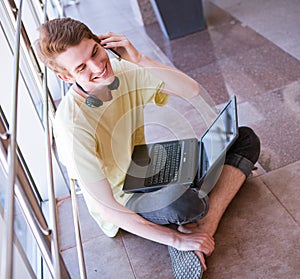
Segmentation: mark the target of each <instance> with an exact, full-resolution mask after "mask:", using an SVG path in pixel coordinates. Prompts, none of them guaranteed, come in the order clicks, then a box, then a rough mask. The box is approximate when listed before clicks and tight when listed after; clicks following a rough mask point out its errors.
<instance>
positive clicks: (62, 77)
mask: <svg viewBox="0 0 300 279" xmlns="http://www.w3.org/2000/svg"><path fill="white" fill-rule="evenodd" d="M56 75H57V76H58V78H60V79H61V80H63V81H65V82H68V83H73V82H74V79H73V78H72V77H70V76H68V75H63V74H56Z"/></svg>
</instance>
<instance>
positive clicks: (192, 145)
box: [123, 96, 238, 193]
mask: <svg viewBox="0 0 300 279" xmlns="http://www.w3.org/2000/svg"><path fill="white" fill-rule="evenodd" d="M237 137H238V120H237V105H236V97H235V96H233V97H232V98H231V99H230V100H229V102H228V103H227V104H226V105H225V107H224V108H223V109H222V110H221V111H220V113H219V114H218V116H217V117H216V119H215V120H214V121H213V123H212V124H211V125H210V127H209V128H208V129H207V130H206V131H205V132H204V134H203V135H202V136H201V138H200V139H197V138H188V139H182V140H173V141H165V142H157V143H151V144H143V145H136V146H135V147H134V149H133V153H132V158H131V162H130V165H129V168H128V170H127V173H126V176H125V181H124V185H123V191H124V192H125V193H137V192H151V191H155V190H158V189H161V188H162V187H168V186H170V185H189V186H192V187H201V183H202V182H203V180H204V178H205V177H206V175H207V174H208V173H211V172H212V171H213V170H214V168H216V167H217V165H218V164H220V162H221V161H222V160H224V159H225V155H226V152H227V150H228V149H229V148H230V146H231V145H232V144H233V143H234V141H235V140H236V138H237Z"/></svg>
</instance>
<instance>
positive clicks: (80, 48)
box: [56, 38, 114, 92]
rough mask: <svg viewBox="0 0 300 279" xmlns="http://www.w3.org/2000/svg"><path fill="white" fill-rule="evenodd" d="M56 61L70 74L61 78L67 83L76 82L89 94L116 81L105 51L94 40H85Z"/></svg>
mask: <svg viewBox="0 0 300 279" xmlns="http://www.w3.org/2000/svg"><path fill="white" fill-rule="evenodd" d="M56 60H57V62H58V63H59V64H60V65H62V66H64V67H65V68H66V69H67V70H68V71H69V73H70V75H67V76H63V75H60V77H62V79H64V80H65V81H67V82H71V83H74V82H75V81H76V82H77V83H78V84H80V85H81V86H82V87H83V88H84V89H85V90H86V91H88V92H91V91H93V90H94V89H95V88H96V87H98V86H105V85H109V84H110V83H112V82H113V80H114V73H113V70H112V68H111V64H110V61H109V57H108V55H107V53H106V51H105V49H104V48H103V47H102V46H101V45H100V44H98V43H96V42H95V41H94V40H92V39H86V38H85V39H83V40H82V41H81V43H80V44H79V45H77V46H74V47H70V48H69V49H67V50H66V51H65V52H63V53H61V54H59V55H58V56H57V58H56Z"/></svg>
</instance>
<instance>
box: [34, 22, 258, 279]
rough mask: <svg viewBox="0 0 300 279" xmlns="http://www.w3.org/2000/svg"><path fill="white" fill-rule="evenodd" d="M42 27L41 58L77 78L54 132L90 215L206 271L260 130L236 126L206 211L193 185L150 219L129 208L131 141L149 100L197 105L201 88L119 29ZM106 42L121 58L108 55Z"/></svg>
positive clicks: (137, 139)
mask: <svg viewBox="0 0 300 279" xmlns="http://www.w3.org/2000/svg"><path fill="white" fill-rule="evenodd" d="M39 31H40V37H39V39H38V40H37V41H36V50H37V53H38V55H39V57H40V59H41V60H42V61H43V62H44V63H45V64H46V65H47V67H49V68H50V69H51V70H53V71H54V72H55V73H56V74H57V76H58V77H59V78H60V79H62V80H64V81H66V82H68V83H71V84H72V86H71V88H70V90H69V92H68V93H67V94H66V96H65V97H64V98H63V99H62V101H61V103H60V105H59V107H58V109H57V112H56V116H55V122H54V134H55V140H56V144H57V147H58V153H59V158H60V160H61V162H62V163H63V164H64V165H65V166H66V168H67V171H68V175H69V177H70V178H72V179H76V180H77V181H78V183H79V185H80V187H81V189H82V193H83V196H84V199H85V201H86V204H87V207H88V209H89V212H90V214H91V215H92V216H93V218H94V219H95V221H96V222H97V223H98V225H99V227H100V228H101V229H102V230H103V231H104V232H105V233H106V235H108V236H110V237H114V236H115V235H116V234H117V232H118V230H119V228H122V229H124V230H126V231H128V232H131V233H133V234H136V235H138V236H141V237H144V238H146V239H149V240H152V241H155V242H158V243H162V244H165V245H167V246H168V247H169V251H170V255H171V259H172V264H173V271H174V275H175V277H176V278H191V279H192V278H200V277H201V275H202V271H203V269H204V270H205V269H206V265H205V260H204V255H207V256H208V255H210V254H211V253H212V252H213V250H214V239H213V234H214V233H215V231H216V229H217V226H218V223H219V221H220V219H221V216H222V214H223V213H224V211H225V209H226V207H227V206H228V204H229V203H230V201H231V200H232V198H233V197H234V196H235V194H236V193H237V191H238V190H239V188H240V187H241V185H242V184H243V182H244V181H245V179H246V177H247V176H248V175H249V173H250V172H251V169H252V168H253V165H254V164H255V162H256V160H257V158H258V155H259V140H258V138H257V136H256V135H255V134H254V132H253V131H252V130H251V129H249V128H243V129H240V136H239V138H238V140H237V141H236V143H235V144H234V145H233V146H232V148H231V150H230V154H228V158H229V159H228V160H226V162H225V163H226V165H224V168H223V171H222V174H221V177H220V179H219V181H218V183H217V185H216V187H215V189H214V190H213V191H212V193H211V196H210V208H209V206H208V197H207V196H205V197H203V196H201V195H199V193H198V191H197V189H195V188H193V189H192V188H188V189H187V190H186V191H185V192H184V193H183V194H182V196H180V197H179V198H178V200H176V201H170V204H169V205H168V206H166V207H165V208H163V209H162V211H161V212H159V213H158V212H155V216H156V217H151V214H149V212H147V217H146V216H143V214H137V213H136V212H134V211H133V210H132V209H131V206H130V204H131V203H130V202H131V201H132V200H133V199H134V198H136V196H137V194H126V193H124V192H123V190H122V186H123V182H124V178H125V174H126V171H127V168H128V166H129V163H130V160H131V153H132V150H133V146H134V145H137V144H143V143H145V136H144V107H145V105H146V104H148V103H155V104H156V105H159V106H161V105H165V104H166V103H167V102H168V99H169V95H178V96H180V97H182V98H185V99H190V101H191V102H193V103H196V102H198V101H199V98H201V97H200V96H201V87H200V85H199V84H198V83H197V82H196V81H195V80H193V79H191V78H190V77H188V76H187V75H185V74H184V73H182V72H180V71H179V70H177V69H175V68H171V67H168V66H166V65H163V64H161V63H159V62H156V61H154V60H152V59H150V58H149V57H147V56H145V55H143V54H142V53H140V52H139V51H138V50H137V49H136V48H135V47H134V46H133V45H132V44H131V42H130V41H128V39H127V38H126V37H125V36H123V35H119V34H114V33H107V34H104V35H100V36H96V35H94V34H93V33H92V32H91V31H90V29H89V28H88V27H87V26H86V25H85V24H83V23H81V22H79V21H76V20H73V19H70V18H63V19H54V20H51V21H48V22H46V23H45V24H43V25H42V26H41V27H40V29H39ZM109 49H111V50H113V51H114V52H117V53H118V54H119V55H120V57H121V58H122V59H121V60H117V59H112V60H111V59H109V56H108V54H107V50H109ZM204 104H205V102H202V105H204ZM202 108H203V111H204V109H205V111H206V114H207V113H212V110H210V109H209V108H207V107H206V108H204V106H203V107H202ZM206 114H205V115H206ZM159 191H160V190H158V191H157V192H156V194H155V195H160V194H161V195H165V196H164V198H168V196H169V195H170V196H172V195H171V194H172V193H170V192H168V191H172V189H171V188H170V190H167V191H161V192H159ZM143 195H145V196H144V197H145V198H146V199H147V198H149V199H151V198H153V195H152V194H149V193H145V194H143ZM136 201H137V199H136V200H135V202H136ZM157 215H158V216H159V220H157V219H155V218H157ZM204 216H205V217H204ZM191 222H192V224H190V223H191ZM168 224H176V225H177V226H179V227H178V229H177V230H176V229H172V228H170V227H169V226H165V225H168Z"/></svg>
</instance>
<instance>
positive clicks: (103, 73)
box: [99, 67, 107, 78]
mask: <svg viewBox="0 0 300 279" xmlns="http://www.w3.org/2000/svg"><path fill="white" fill-rule="evenodd" d="M106 72H107V68H106V67H105V68H104V71H103V72H102V74H101V75H100V76H99V78H101V77H103V76H104V75H105V74H106Z"/></svg>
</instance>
